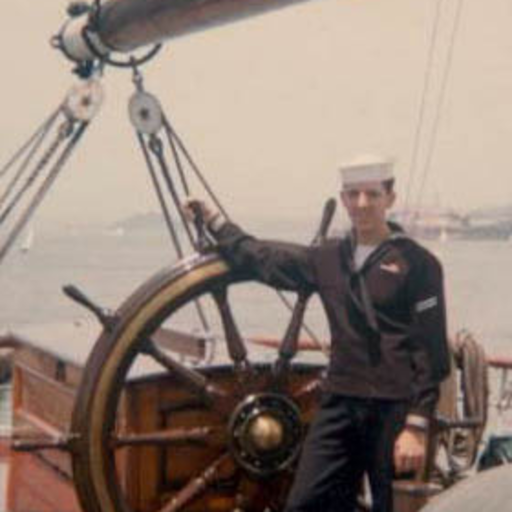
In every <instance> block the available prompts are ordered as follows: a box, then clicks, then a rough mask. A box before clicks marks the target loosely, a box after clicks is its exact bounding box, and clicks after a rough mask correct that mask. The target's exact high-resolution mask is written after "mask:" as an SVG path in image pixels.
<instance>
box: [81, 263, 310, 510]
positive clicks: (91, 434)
mask: <svg viewBox="0 0 512 512" xmlns="http://www.w3.org/2000/svg"><path fill="white" fill-rule="evenodd" d="M235 282H237V278H236V277H235V276H233V274H232V273H231V272H230V269H229V267H228V265H227V264H226V263H225V262H224V261H223V260H222V259H221V258H220V257H218V256H216V255H209V256H196V257H194V258H191V259H189V260H187V261H185V262H182V263H181V264H180V265H178V266H177V267H175V268H173V269H170V270H166V271H163V272H161V273H159V274H158V275H157V276H155V277H154V278H153V279H151V280H150V281H149V282H148V283H146V284H144V285H143V286H142V287H141V288H139V290H137V291H136V292H135V294H134V295H133V296H132V297H131V298H130V299H128V301H127V302H126V303H125V304H124V305H123V306H122V307H121V308H120V310H119V313H118V315H119V319H120V320H119V322H118V323H117V324H116V327H115V328H114V330H113V332H110V333H108V332H107V333H104V334H103V335H102V336H101V337H100V339H99V340H98V343H97V344H96V346H95V348H94V350H93V352H92V354H91V356H90V358H89V361H88V363H87V365H86V368H85V371H84V375H85V377H84V379H83V382H82V385H81V387H80V389H79V392H78V395H77V401H76V406H75V411H74V414H73V419H72V432H74V433H78V437H79V441H78V442H77V443H76V446H75V450H74V454H73V471H74V478H75V482H76V488H77V492H78V495H79V499H80V501H81V503H82V506H83V508H84V510H87V511H90V512H93V511H94V512H106V511H109V512H110V511H130V510H133V508H132V507H131V506H130V505H128V503H127V501H126V498H125V495H124V492H123V490H122V489H121V485H120V483H119V481H118V477H117V472H116V463H115V460H114V459H115V456H114V454H115V449H113V448H112V446H111V445H110V444H109V443H110V440H111V436H112V433H113V432H114V431H115V422H116V411H117V409H118V406H119V400H120V396H121V392H122V389H123V388H124V385H125V379H126V376H127V374H128V371H129V369H130V367H131V365H132V362H133V361H134V359H135V358H136V357H137V356H138V354H140V352H141V347H142V346H143V344H144V342H145V340H146V339H148V338H149V337H150V335H151V333H152V332H153V331H154V330H155V329H156V328H158V326H159V325H160V324H161V322H162V319H167V318H169V317H170V316H172V314H173V313H174V312H175V311H177V310H179V308H180V307H181V306H183V304H186V303H187V302H188V301H190V300H192V299H193V298H194V297H196V296H198V295H201V294H204V293H210V292H211V290H213V289H215V288H216V287H217V286H219V285H222V286H228V285H230V284H232V283H235ZM235 359H236V357H235ZM263 373H264V372H263ZM263 373H262V375H263ZM265 378H266V377H264V376H263V377H261V379H265ZM256 388H258V386H256ZM256 388H255V389H256ZM258 389H259V390H261V386H259V388H258ZM210 391H211V390H210ZM210 391H209V392H210ZM263 391H264V390H263ZM211 392H213V391H211ZM239 398H240V397H239ZM239 398H234V397H228V398H226V400H225V401H226V404H227V405H225V409H226V411H225V416H226V418H227V423H228V424H229V427H228V432H233V431H235V430H236V429H238V430H237V432H239V429H240V428H242V427H243V428H248V426H247V424H244V423H243V421H241V418H242V413H241V412H240V411H241V410H242V409H243V410H244V411H246V410H248V409H249V410H250V412H251V414H252V416H251V419H250V421H253V422H254V421H257V422H258V421H259V423H260V426H259V429H260V430H261V428H262V427H261V424H263V425H265V424H267V426H268V424H269V421H267V419H266V417H264V416H263V415H262V414H255V412H254V411H255V406H254V403H253V402H251V400H254V399H252V398H251V399H249V398H247V396H244V395H242V397H241V399H239ZM258 400H259V401H260V405H261V404H263V405H264V406H265V407H266V409H265V410H266V411H267V413H268V414H269V415H270V424H271V423H272V421H274V423H275V424H277V425H280V426H281V427H282V428H283V429H284V434H283V435H285V436H286V439H287V440H288V441H287V443H285V442H284V441H281V444H280V445H279V447H278V448H279V449H275V448H274V449H272V450H270V451H269V450H267V452H266V453H265V450H261V449H260V453H258V454H257V457H255V456H254V453H253V456H252V458H251V460H250V461H249V462H247V460H244V458H243V457H241V455H240V454H241V451H240V448H239V447H236V448H235V447H234V446H235V445H236V443H235V442H234V441H233V439H234V437H233V436H231V437H230V436H229V435H228V436H227V437H226V449H225V450H221V451H220V453H219V455H218V457H217V458H216V459H215V460H213V461H212V462H211V463H210V464H209V465H208V466H207V468H206V470H205V471H204V472H203V473H201V478H202V479H203V480H204V481H205V482H206V483H205V484H204V485H205V486H206V487H208V485H210V484H211V482H210V483H209V480H208V479H209V478H213V477H214V476H215V474H217V473H221V472H222V471H227V470H228V469H229V470H230V471H233V472H237V474H238V472H239V471H240V468H242V469H243V470H245V472H247V473H248V474H251V476H252V477H263V476H269V475H271V474H275V472H276V471H281V470H283V469H285V468H289V467H291V465H292V463H293V460H294V459H295V456H296V454H297V450H298V447H299V441H300V433H301V426H300V412H299V411H298V410H296V406H295V405H294V403H293V402H292V401H290V400H289V399H287V398H282V397H279V395H277V398H276V396H274V395H272V394H269V393H259V394H258V398H257V400H256V401H258ZM220 402H221V403H223V402H222V399H220ZM251 403H252V405H251ZM269 404H270V405H269ZM276 404H277V405H276ZM283 411H286V413H283ZM292 417H293V420H290V418H292ZM283 418H284V419H283ZM261 420H265V421H266V423H265V421H263V423H262V421H261ZM241 425H242V426H241ZM252 425H253V426H252V428H253V430H254V428H255V424H254V423H253V424H252ZM263 428H264V427H263ZM230 429H231V430H230ZM256 431H258V428H256ZM186 435H187V436H189V437H190V436H192V435H197V436H198V437H201V431H200V430H198V429H189V430H188V431H187V433H186ZM204 435H205V436H206V435H207V434H204ZM290 435H291V441H289V438H290ZM253 451H254V450H253ZM233 462H235V465H234V466H233ZM212 475H213V476H212ZM197 480H199V478H198V479H197ZM190 486H192V484H187V486H185V487H186V488H185V489H184V490H183V491H180V492H177V493H176V497H175V498H173V499H178V502H177V503H174V504H173V499H171V500H170V501H168V502H167V503H165V505H164V506H163V507H160V506H158V507H156V509H157V510H159V511H160V510H164V511H166V512H167V511H174V510H187V506H188V505H187V504H188V502H187V501H186V500H187V499H188V500H189V501H193V499H194V498H192V499H190V496H189V494H190V492H188V489H189V487H190ZM192 487H193V486H192ZM187 493H188V494H187ZM196 494H198V495H200V494H201V492H200V491H197V489H196ZM185 495H186V496H185ZM180 500H181V501H180ZM242 501H243V500H242ZM245 501H247V500H245ZM249 501H250V500H249ZM182 502H183V503H182Z"/></svg>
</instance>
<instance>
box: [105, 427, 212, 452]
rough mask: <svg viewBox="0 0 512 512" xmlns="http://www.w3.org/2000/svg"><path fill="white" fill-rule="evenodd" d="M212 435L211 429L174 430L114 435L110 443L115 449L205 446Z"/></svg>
mask: <svg viewBox="0 0 512 512" xmlns="http://www.w3.org/2000/svg"><path fill="white" fill-rule="evenodd" d="M213 434H214V429H213V428H211V427H196V428H174V429H167V430H157V431H154V432H148V433H145V434H124V435H115V436H113V437H112V440H111V443H112V445H113V447H115V448H122V447H124V446H139V445H177V444H188V443H199V444H207V443H209V442H210V441H211V440H212V439H213Z"/></svg>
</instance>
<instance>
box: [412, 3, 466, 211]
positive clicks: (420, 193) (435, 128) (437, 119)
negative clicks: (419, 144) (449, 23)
mask: <svg viewBox="0 0 512 512" xmlns="http://www.w3.org/2000/svg"><path fill="white" fill-rule="evenodd" d="M463 6H464V0H458V2H457V7H456V13H455V20H454V23H453V28H452V32H451V36H450V41H449V46H448V57H447V61H446V65H445V68H444V73H443V77H442V82H441V91H440V94H439V100H438V102H437V106H436V110H435V114H434V121H433V126H432V131H431V134H430V140H429V144H428V148H427V153H426V158H425V164H424V166H423V171H422V173H421V178H420V186H419V190H418V198H417V201H416V209H419V208H420V207H421V202H422V196H423V192H424V190H425V185H426V182H427V177H428V175H429V173H430V169H431V164H432V158H433V154H434V147H435V144H436V142H437V135H438V131H439V122H440V120H441V112H442V107H443V104H444V100H445V97H446V91H447V86H448V79H449V76H450V71H451V68H452V61H453V55H454V49H455V41H456V38H457V34H458V31H459V27H460V20H461V18H462V8H463Z"/></svg>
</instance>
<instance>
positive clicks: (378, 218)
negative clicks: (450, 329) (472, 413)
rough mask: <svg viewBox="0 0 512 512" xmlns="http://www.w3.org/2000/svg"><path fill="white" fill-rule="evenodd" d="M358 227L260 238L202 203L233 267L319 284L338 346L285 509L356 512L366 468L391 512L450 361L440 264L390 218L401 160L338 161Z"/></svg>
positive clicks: (290, 283)
mask: <svg viewBox="0 0 512 512" xmlns="http://www.w3.org/2000/svg"><path fill="white" fill-rule="evenodd" d="M340 172H341V184H342V187H341V193H340V197H341V203H342V204H343V206H344V207H345V209H346V211H347V213H348V216H349V218H350V220H351V224H352V229H351V230H350V232H349V233H348V234H347V235H346V236H345V237H344V238H342V239H331V240H329V241H327V242H326V243H325V244H323V245H321V246H316V247H305V246H299V245H295V244H287V243H283V242H268V241H262V240H259V239H257V238H255V237H253V236H251V235H249V234H247V233H246V232H244V231H243V230H242V229H241V228H240V227H238V226H237V225H235V224H233V223H230V222H227V221H226V220H225V219H223V218H222V217H221V215H220V214H219V213H216V212H214V211H212V210H211V209H210V208H209V207H208V206H207V205H206V204H205V203H204V202H201V201H191V202H190V203H189V204H188V209H189V211H190V210H191V209H192V208H191V206H192V204H194V203H195V208H199V209H200V210H201V212H202V214H203V216H204V218H205V220H206V222H207V223H208V226H209V229H210V231H211V233H212V234H213V236H214V237H215V238H216V240H217V242H218V246H219V251H220V252H221V254H222V255H223V256H224V257H225V258H226V259H227V260H228V261H229V263H230V264H231V265H232V267H233V268H234V269H237V270H239V271H242V272H243V273H244V274H248V275H250V276H251V277H252V278H254V279H256V280H259V281H261V282H264V283H267V284H269V285H271V286H273V287H276V288H280V289H285V290H296V291H299V290H303V291H306V292H316V293H318V294H319V296H320V299H321V301H322V303H323V306H324V309H325V312H326V315H327V319H328V323H329V327H330V331H331V351H330V360H329V364H328V368H327V374H326V378H325V382H324V384H323V392H322V398H321V403H320V406H319V409H318V412H317V414H316V415H315V418H314V420H313V422H312V424H311V426H310V428H309V430H308V433H307V435H306V438H305V441H304V444H303V448H302V453H301V457H300V460H299V464H298V468H297V472H296V476H295V480H294V484H293V486H292V489H291V492H290V494H289V497H288V502H287V506H286V509H285V510H286V512H305V511H315V512H316V511H318V510H323V511H324V512H328V511H333V512H334V511H337V512H352V511H354V510H355V507H356V498H357V494H358V492H360V490H361V483H362V479H363V476H364V475H367V477H368V482H369V486H370V490H371V499H372V511H373V512H392V511H393V502H392V500H393V496H392V479H393V475H394V473H395V472H411V471H418V470H420V469H421V467H422V466H423V464H424V462H425V457H426V449H427V446H426V445H427V432H428V428H429V423H430V421H431V418H432V415H433V412H434V409H435V406H436V402H437V400H438V396H439V384H440V382H441V381H442V380H443V379H444V378H445V377H446V376H447V375H448V373H449V370H450V363H449V351H448V344H447V335H446V317H445V304H444V295H443V273H442V268H441V265H440V263H439V261H438V260H437V259H436V258H435V257H434V256H433V255H432V254H431V253H430V252H429V251H428V250H427V249H425V248H424V247H422V246H421V245H419V244H418V243H417V242H416V241H414V240H412V239H411V238H410V237H408V236H407V235H406V234H405V233H404V232H403V231H402V230H401V228H400V227H399V226H397V225H395V224H393V223H390V222H388V221H387V219H386V215H387V212H388V210H389V209H390V208H391V206H392V205H393V203H394V201H395V192H394V176H393V162H392V161H391V160H389V159H383V158H376V157H364V158H358V159H356V160H353V161H351V162H349V163H347V164H345V165H343V166H342V167H341V169H340Z"/></svg>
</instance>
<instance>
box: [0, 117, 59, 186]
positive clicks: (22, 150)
mask: <svg viewBox="0 0 512 512" xmlns="http://www.w3.org/2000/svg"><path fill="white" fill-rule="evenodd" d="M59 111H60V108H58V109H57V110H55V112H53V113H52V115H51V116H50V117H49V118H48V119H46V121H44V122H43V124H42V125H41V126H40V127H39V128H37V130H36V131H35V132H34V133H33V134H32V135H31V136H30V137H29V138H28V140H27V141H26V142H25V143H24V144H23V145H22V146H21V147H20V148H19V149H18V150H17V151H16V152H15V153H14V155H13V156H12V157H11V158H10V159H9V160H8V161H7V163H6V164H5V165H4V166H3V167H2V168H1V169H0V178H3V177H4V176H5V175H6V174H7V173H8V172H9V170H10V169H11V167H12V166H13V165H14V164H15V163H16V161H17V160H18V159H19V158H21V157H22V156H23V155H24V154H25V152H26V151H27V150H28V148H29V147H30V146H31V145H32V144H33V143H34V142H35V141H36V140H37V139H38V137H40V136H41V134H42V133H45V132H46V131H47V129H48V126H50V125H52V124H53V121H54V120H55V119H56V118H57V116H58V115H59Z"/></svg>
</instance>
